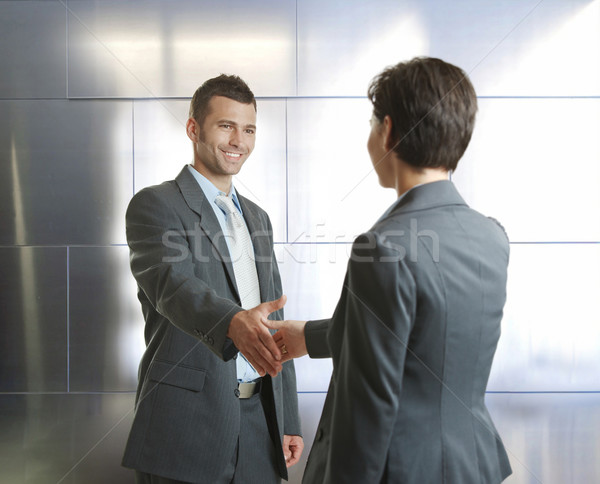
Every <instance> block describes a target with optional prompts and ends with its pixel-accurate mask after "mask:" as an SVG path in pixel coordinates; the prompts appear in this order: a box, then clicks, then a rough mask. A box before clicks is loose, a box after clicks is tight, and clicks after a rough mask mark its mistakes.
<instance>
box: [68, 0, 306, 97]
mask: <svg viewBox="0 0 600 484" xmlns="http://www.w3.org/2000/svg"><path fill="white" fill-rule="evenodd" d="M68 7H69V9H68V10H69V15H68V23H69V41H68V42H69V45H68V49H69V96H70V97H122V96H125V97H130V96H135V97H145V98H147V97H157V96H158V97H165V96H168V97H171V96H175V97H183V96H191V95H192V93H193V92H194V90H195V89H196V88H197V87H198V84H199V83H200V82H202V81H204V80H205V79H208V78H210V77H213V76H215V75H218V74H220V73H222V72H225V73H230V74H237V75H239V76H241V77H242V78H243V79H244V80H246V82H248V83H249V84H250V85H251V86H252V88H253V90H254V92H255V94H256V95H257V96H285V95H293V94H295V92H296V44H295V41H296V18H295V15H296V3H295V1H293V0H284V1H281V0H267V1H262V2H260V3H248V2H244V1H242V0H230V1H228V2H226V3H222V2H216V3H215V2H200V3H199V2H197V1H193V0H185V1H178V2H177V3H176V4H173V3H172V2H165V1H161V0H151V1H147V2H143V3H142V4H140V3H139V2H121V1H117V0H111V1H104V0H103V1H89V0H81V1H79V0H71V1H70V2H69V5H68Z"/></svg>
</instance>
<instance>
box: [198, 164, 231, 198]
mask: <svg viewBox="0 0 600 484" xmlns="http://www.w3.org/2000/svg"><path fill="white" fill-rule="evenodd" d="M192 168H193V169H194V170H196V171H197V172H198V173H200V174H201V175H202V176H203V177H204V178H206V179H207V180H208V181H210V182H211V183H212V184H213V185H214V186H215V187H217V189H219V190H220V191H222V192H223V193H225V194H227V195H229V192H231V180H232V179H233V177H232V176H231V175H215V174H213V173H210V172H208V170H206V168H205V167H204V166H203V165H201V164H199V163H194V164H193V165H192Z"/></svg>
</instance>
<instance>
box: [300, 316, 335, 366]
mask: <svg viewBox="0 0 600 484" xmlns="http://www.w3.org/2000/svg"><path fill="white" fill-rule="evenodd" d="M330 323H331V319H319V320H315V321H308V322H307V323H306V326H304V340H305V342H306V349H307V350H308V356H310V357H311V358H331V351H330V349H329V345H328V344H327V332H328V331H329V325H330Z"/></svg>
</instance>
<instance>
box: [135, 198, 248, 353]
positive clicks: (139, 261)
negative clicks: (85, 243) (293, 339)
mask: <svg viewBox="0 0 600 484" xmlns="http://www.w3.org/2000/svg"><path fill="white" fill-rule="evenodd" d="M166 198H167V197H166V196H165V195H164V194H162V193H158V192H157V191H156V190H152V189H145V190H142V191H140V192H138V193H137V194H136V195H135V196H134V197H133V199H132V200H131V202H130V204H129V207H128V209H127V214H126V229H127V243H128V245H129V248H130V264H131V271H132V273H133V276H134V277H135V279H136V281H137V283H138V285H139V287H140V289H141V290H142V291H143V292H144V294H145V296H146V297H147V298H148V301H149V302H150V304H151V305H152V306H153V308H154V309H155V310H156V311H157V312H158V313H160V314H161V315H162V316H164V317H165V318H167V319H168V320H169V321H170V322H171V323H172V324H174V325H175V326H177V327H178V328H179V329H181V330H183V331H185V332H186V333H189V334H190V335H192V336H194V337H196V338H199V339H200V340H201V341H203V343H204V344H206V345H207V346H208V347H209V348H210V349H211V350H212V351H213V352H214V353H216V354H217V355H218V356H219V357H220V358H222V359H225V360H227V359H230V358H232V357H233V356H234V355H235V354H236V353H237V348H235V346H234V345H233V342H232V341H231V340H230V339H229V338H227V336H226V335H227V331H228V329H229V323H230V322H231V319H232V318H233V316H234V315H235V314H237V313H238V312H239V311H242V308H241V307H240V306H238V305H237V304H235V303H234V302H233V301H231V300H230V299H227V298H225V297H221V296H219V295H218V294H217V293H216V292H215V291H214V290H213V289H212V288H211V287H210V286H209V285H208V284H207V283H206V281H204V280H201V279H200V278H198V277H197V276H196V274H195V270H194V265H195V263H196V261H195V260H194V258H195V257H197V254H196V255H195V254H194V253H193V251H192V250H191V248H190V245H189V244H190V242H189V241H188V234H187V233H186V229H185V227H184V225H183V223H182V221H181V215H180V214H178V213H176V210H175V209H174V208H173V204H172V203H169V201H168V200H167V199H166ZM165 234H168V240H165ZM213 262H214V261H213Z"/></svg>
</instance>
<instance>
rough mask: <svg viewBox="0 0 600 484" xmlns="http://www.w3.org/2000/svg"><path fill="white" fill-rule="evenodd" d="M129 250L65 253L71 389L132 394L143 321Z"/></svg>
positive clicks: (88, 249)
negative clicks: (66, 262)
mask: <svg viewBox="0 0 600 484" xmlns="http://www.w3.org/2000/svg"><path fill="white" fill-rule="evenodd" d="M136 294H137V285H136V283H135V280H134V278H133V276H132V275H131V271H130V269H129V248H128V247H126V246H121V247H73V248H71V249H69V301H70V325H69V342H70V345H69V380H70V385H69V388H70V390H71V391H76V392H111V391H135V389H136V387H137V376H138V373H137V369H138V364H139V362H140V359H141V357H142V354H143V352H144V349H145V343H144V319H143V317H142V312H141V310H140V304H139V302H138V300H137V297H136Z"/></svg>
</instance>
